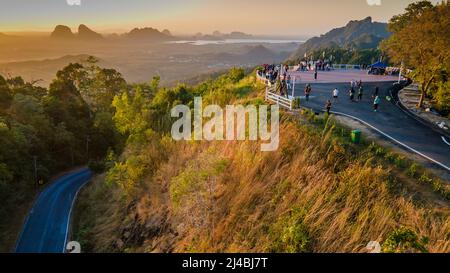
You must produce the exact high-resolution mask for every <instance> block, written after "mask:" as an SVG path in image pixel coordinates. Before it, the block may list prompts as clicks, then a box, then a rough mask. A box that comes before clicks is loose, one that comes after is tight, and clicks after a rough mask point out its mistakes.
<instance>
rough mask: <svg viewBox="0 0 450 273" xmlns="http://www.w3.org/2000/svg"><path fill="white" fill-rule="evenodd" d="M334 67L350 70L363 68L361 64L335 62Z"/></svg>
mask: <svg viewBox="0 0 450 273" xmlns="http://www.w3.org/2000/svg"><path fill="white" fill-rule="evenodd" d="M332 67H333V69H345V70H350V69H357V70H361V69H363V68H362V66H361V65H354V64H333V65H332Z"/></svg>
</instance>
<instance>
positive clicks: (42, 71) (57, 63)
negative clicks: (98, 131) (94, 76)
mask: <svg viewBox="0 0 450 273" xmlns="http://www.w3.org/2000/svg"><path fill="white" fill-rule="evenodd" d="M88 57H89V55H85V54H80V55H66V56H63V57H61V58H55V59H44V60H30V61H23V62H7V63H0V71H9V73H10V74H11V75H12V76H22V77H23V78H24V79H25V81H35V80H39V81H38V82H37V83H36V84H37V85H39V86H44V87H45V86H48V85H49V84H50V82H51V81H52V80H53V78H54V77H55V74H56V72H57V71H58V70H59V69H61V67H65V66H67V65H68V64H70V63H84V62H85V61H86V60H87V58H88ZM99 64H101V65H104V66H110V64H109V63H108V62H106V61H103V60H99Z"/></svg>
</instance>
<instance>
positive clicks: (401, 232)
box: [382, 227, 428, 253]
mask: <svg viewBox="0 0 450 273" xmlns="http://www.w3.org/2000/svg"><path fill="white" fill-rule="evenodd" d="M427 243H428V238H426V237H423V238H421V239H419V236H417V234H416V233H415V232H414V231H412V230H411V229H409V228H406V227H401V228H399V229H397V230H394V231H393V232H392V233H391V234H390V235H389V236H388V238H387V239H386V241H385V242H384V243H383V246H382V250H383V252H385V253H408V252H422V253H427V252H428V250H427V249H426V248H425V245H426V244H427Z"/></svg>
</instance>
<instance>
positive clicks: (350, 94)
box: [348, 87, 355, 102]
mask: <svg viewBox="0 0 450 273" xmlns="http://www.w3.org/2000/svg"><path fill="white" fill-rule="evenodd" d="M348 94H349V96H350V100H351V101H352V102H354V101H355V89H353V87H352V88H351V89H350V91H349V92H348Z"/></svg>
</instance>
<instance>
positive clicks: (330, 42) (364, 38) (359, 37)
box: [290, 17, 390, 59]
mask: <svg viewBox="0 0 450 273" xmlns="http://www.w3.org/2000/svg"><path fill="white" fill-rule="evenodd" d="M389 36H390V33H389V32H388V30H387V24H385V23H378V22H372V18H371V17H367V18H365V19H363V20H361V21H350V22H349V23H348V24H347V25H346V26H344V27H341V28H336V29H333V30H331V31H329V32H327V33H326V34H324V35H322V36H320V37H314V38H311V39H309V40H308V41H306V42H305V43H304V44H302V45H301V46H300V47H299V49H298V50H297V51H296V52H294V53H293V54H292V55H291V57H290V58H291V59H298V58H303V57H304V55H305V53H308V52H310V51H312V50H317V49H320V48H343V49H374V48H377V47H378V45H379V44H380V42H381V41H382V40H384V39H386V38H388V37H389Z"/></svg>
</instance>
